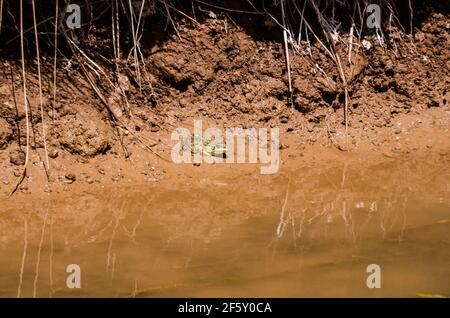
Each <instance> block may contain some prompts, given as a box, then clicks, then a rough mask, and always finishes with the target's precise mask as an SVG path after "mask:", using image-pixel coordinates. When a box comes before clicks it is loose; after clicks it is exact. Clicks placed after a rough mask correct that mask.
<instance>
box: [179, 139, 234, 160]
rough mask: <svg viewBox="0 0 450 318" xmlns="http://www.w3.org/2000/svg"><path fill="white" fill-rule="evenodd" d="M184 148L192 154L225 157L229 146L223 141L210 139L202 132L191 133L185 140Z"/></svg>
mask: <svg viewBox="0 0 450 318" xmlns="http://www.w3.org/2000/svg"><path fill="white" fill-rule="evenodd" d="M182 149H183V150H186V151H190V152H191V153H192V154H199V153H200V154H204V155H207V156H214V157H221V158H225V157H226V153H227V147H226V145H224V144H223V143H222V142H218V141H215V140H210V139H208V138H205V137H203V136H202V135H200V134H190V135H189V136H187V137H186V138H185V139H184V140H183V145H182Z"/></svg>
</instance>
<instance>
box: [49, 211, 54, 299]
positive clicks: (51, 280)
mask: <svg viewBox="0 0 450 318" xmlns="http://www.w3.org/2000/svg"><path fill="white" fill-rule="evenodd" d="M49 267H50V268H49V277H50V293H51V295H52V294H53V292H54V290H53V216H50V266H49Z"/></svg>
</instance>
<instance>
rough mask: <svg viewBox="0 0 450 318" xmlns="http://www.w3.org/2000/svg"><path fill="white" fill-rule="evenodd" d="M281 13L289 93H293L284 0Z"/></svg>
mask: <svg viewBox="0 0 450 318" xmlns="http://www.w3.org/2000/svg"><path fill="white" fill-rule="evenodd" d="M281 15H282V19H283V38H284V52H285V55H286V69H287V74H288V82H289V93H292V84H291V66H290V61H289V47H288V43H287V42H288V41H287V31H286V23H285V22H286V18H285V15H284V0H282V1H281Z"/></svg>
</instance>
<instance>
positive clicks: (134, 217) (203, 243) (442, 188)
mask: <svg viewBox="0 0 450 318" xmlns="http://www.w3.org/2000/svg"><path fill="white" fill-rule="evenodd" d="M449 190H450V189H449V182H448V171H447V165H446V163H445V162H444V163H442V164H440V165H433V166H431V165H430V166H429V165H427V164H425V163H417V162H409V163H404V162H401V163H399V162H397V163H384V164H380V165H377V166H370V167H361V166H359V167H352V166H345V165H344V166H342V165H340V166H336V167H333V168H330V167H307V168H306V167H305V168H296V169H293V168H291V169H289V168H285V170H284V171H283V172H282V173H280V174H278V175H275V176H261V175H259V174H242V175H239V176H236V175H225V176H223V177H220V178H208V177H205V178H203V179H201V180H192V181H190V183H189V182H184V183H182V182H180V183H179V184H178V185H174V184H169V183H164V182H162V183H160V184H158V185H152V186H149V185H148V184H143V185H136V186H135V187H130V188H123V187H122V188H116V189H111V191H108V192H103V193H101V192H99V193H84V194H83V195H81V196H78V197H62V196H61V195H60V196H53V197H49V198H48V199H47V200H42V201H39V202H28V201H23V202H20V203H21V204H22V206H20V207H19V204H18V203H17V202H13V201H8V202H2V203H1V206H0V208H1V211H2V217H1V218H0V254H1V258H0V274H1V280H0V296H17V295H18V294H19V295H20V296H33V295H37V296H39V297H58V296H75V297H85V296H90V297H93V296H118V297H132V296H138V297H164V296H187V297H189V296H231V297H233V296H265V297H267V296H286V297H303V296H338V297H340V296H363V297H365V296H368V297H373V296H375V297H378V296H411V297H414V296H416V295H417V294H418V293H424V294H440V295H446V296H450V252H449V251H450V249H449V244H450V236H449V234H448V233H450V221H449V220H450V209H449V207H450V202H449V198H450V196H449ZM69 264H78V265H79V266H80V268H81V281H82V286H81V289H72V290H71V289H68V288H67V286H66V278H67V276H68V273H66V268H67V266H68V265H69ZM369 264H379V265H380V266H381V270H382V288H381V289H368V288H367V286H366V279H367V276H368V273H367V272H366V268H367V266H368V265H369Z"/></svg>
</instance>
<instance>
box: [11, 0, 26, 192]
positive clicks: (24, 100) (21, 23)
mask: <svg viewBox="0 0 450 318" xmlns="http://www.w3.org/2000/svg"><path fill="white" fill-rule="evenodd" d="M20 53H21V56H22V83H23V105H24V108H25V121H26V126H27V148H26V154H25V163H24V166H23V170H22V175H21V177H20V179H19V181H18V182H17V183H16V185H15V186H14V188H13V190H12V191H11V193H10V194H9V196H12V195H13V194H14V193H15V192H16V191H17V189H18V188H19V185H20V184H21V183H22V182H23V180H24V179H25V177H26V175H27V166H28V161H29V159H30V123H29V116H28V100H27V79H26V72H25V49H24V39H23V0H20ZM19 145H20V140H19Z"/></svg>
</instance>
